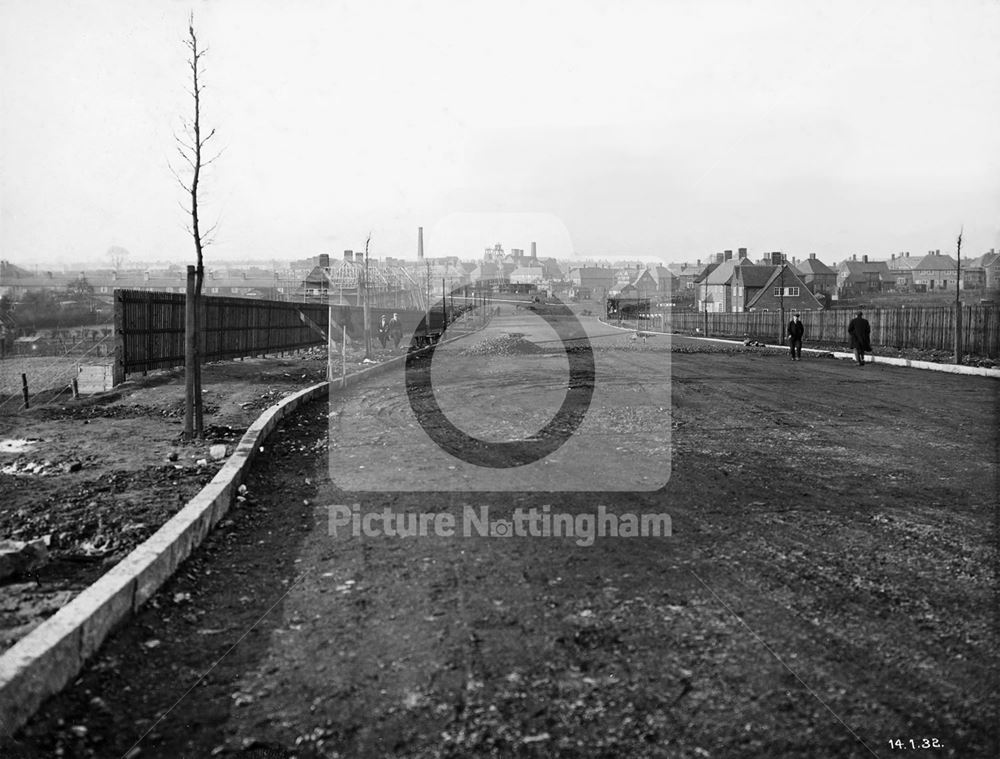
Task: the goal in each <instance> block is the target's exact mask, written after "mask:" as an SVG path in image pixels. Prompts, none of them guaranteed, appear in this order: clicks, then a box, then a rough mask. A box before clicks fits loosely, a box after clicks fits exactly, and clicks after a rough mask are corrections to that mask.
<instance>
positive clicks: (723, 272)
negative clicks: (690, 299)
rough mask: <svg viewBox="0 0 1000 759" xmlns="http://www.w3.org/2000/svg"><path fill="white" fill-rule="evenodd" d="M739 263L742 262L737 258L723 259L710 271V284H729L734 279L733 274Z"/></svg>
mask: <svg viewBox="0 0 1000 759" xmlns="http://www.w3.org/2000/svg"><path fill="white" fill-rule="evenodd" d="M739 265H740V262H739V261H738V260H737V259H735V258H730V259H729V260H728V261H723V262H722V263H721V264H719V265H718V266H716V267H715V269H713V270H712V271H711V272H710V273H709V275H708V284H710V285H728V284H729V282H730V280H732V278H733V274H734V273H735V271H736V267H737V266H739Z"/></svg>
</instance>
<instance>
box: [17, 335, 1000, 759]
mask: <svg viewBox="0 0 1000 759" xmlns="http://www.w3.org/2000/svg"><path fill="white" fill-rule="evenodd" d="M518 318H521V317H518ZM498 325H501V326H502V321H501V322H498ZM593 328H594V329H599V328H598V327H596V326H595V327H593ZM508 329H510V331H513V332H518V331H524V330H525V326H524V324H522V323H520V322H518V323H516V324H514V323H512V324H511V325H509V326H508ZM609 339H610V340H612V341H613V342H614V344H612V345H610V346H602V347H603V348H605V349H606V350H605V352H606V353H607V354H608V356H609V357H611V358H612V359H614V360H617V361H618V362H619V364H620V366H622V367H623V371H625V369H627V373H628V375H629V377H630V378H631V380H630V381H629V382H627V383H621V384H619V385H615V386H614V387H612V388H611V390H610V394H611V398H610V400H611V401H614V399H615V398H617V399H618V404H619V406H620V407H621V408H622V409H623V410H624V411H623V414H622V420H623V421H622V422H621V424H622V425H623V426H622V430H621V431H622V433H623V434H622V439H623V440H625V441H627V440H628V439H630V436H629V435H628V430H627V424H628V423H634V424H635V425H636V430H637V432H638V434H637V435H636V436H633V437H637V438H639V439H642V440H644V441H645V442H650V441H655V440H657V439H658V438H657V436H658V435H660V434H661V433H662V432H663V431H664V429H666V428H667V427H669V431H670V439H669V450H670V455H669V458H670V462H671V464H672V467H671V470H670V474H669V481H668V482H667V484H666V485H665V486H664V487H662V488H659V489H652V490H646V491H645V492H640V491H638V490H637V491H620V492H604V493H602V492H595V491H594V490H591V491H590V492H585V493H577V494H572V493H552V492H540V491H542V490H543V489H544V488H543V487H538V484H539V483H541V484H542V485H545V484H546V483H548V484H552V483H553V482H555V479H554V477H555V476H554V475H550V476H549V477H550V478H549V479H545V475H543V474H536V475H532V476H533V477H534V479H531V477H529V478H528V480H526V481H528V482H532V483H534V485H535V487H533V488H532V489H524V490H520V491H518V490H512V491H510V492H495V491H487V492H479V493H476V492H472V489H473V488H474V487H475V483H474V482H469V481H464V484H463V487H464V488H465V489H464V490H462V489H457V490H453V491H452V492H440V491H438V492H432V493H420V492H416V491H418V490H421V489H424V488H431V487H432V486H434V485H435V484H440V482H441V481H442V479H444V478H454V477H456V476H458V475H457V474H456V473H458V474H461V475H462V476H465V475H466V474H467V472H465V471H463V469H462V464H461V463H460V462H459V463H456V464H452V465H451V466H454V467H455V469H446V470H444V471H441V470H439V469H438V468H437V467H436V466H428V467H427V468H426V469H421V468H420V467H419V466H417V467H411V468H410V469H406V467H408V466H410V465H411V464H412V462H413V461H415V460H417V461H419V460H422V459H419V457H420V456H423V455H424V453H425V450H426V449H425V448H423V447H421V446H422V445H423V444H424V443H425V441H423V440H422V439H421V437H420V435H418V434H415V432H414V431H413V430H412V429H411V427H410V426H408V425H411V424H412V420H408V419H407V417H406V408H407V406H406V404H405V402H403V401H402V400H401V397H402V396H401V394H402V393H403V392H404V391H403V390H402V389H401V388H400V386H399V384H398V377H396V376H395V375H393V374H388V375H385V376H384V377H381V378H378V379H375V380H373V381H372V382H371V383H366V384H365V385H363V386H360V387H358V388H357V389H354V390H351V391H350V392H349V393H348V394H347V395H345V396H337V397H335V398H334V400H333V405H332V407H331V406H329V405H327V404H326V403H316V404H311V405H310V406H307V407H305V408H303V409H302V410H301V411H300V412H299V413H297V414H295V415H294V416H293V417H291V418H290V419H289V420H288V421H287V422H286V423H285V424H284V425H283V426H282V427H281V428H280V429H279V430H278V431H277V432H276V434H275V437H274V439H273V441H272V443H271V446H270V448H269V452H268V454H267V455H265V456H263V457H262V458H261V459H260V460H259V461H258V462H257V463H256V464H255V467H254V471H253V473H252V476H251V479H250V481H249V483H248V485H249V496H250V497H249V500H248V501H247V503H246V504H245V505H243V506H240V507H239V508H236V509H235V510H234V511H233V512H231V514H230V516H229V517H228V518H227V519H226V520H224V521H223V522H222V524H220V526H219V528H218V529H217V530H216V531H215V532H214V533H213V535H212V536H210V538H209V539H208V541H207V542H206V544H205V545H204V546H203V547H202V549H200V550H199V551H198V552H197V553H196V555H195V556H194V557H192V558H191V559H190V560H189V561H188V562H187V563H186V564H185V565H184V566H183V567H182V569H181V571H180V572H179V574H178V575H177V576H176V577H175V578H174V579H173V580H171V581H170V582H169V583H168V584H167V585H166V586H165V587H164V589H163V590H162V592H161V593H159V594H158V595H157V597H156V598H155V599H154V600H153V601H152V602H151V603H150V604H149V606H148V607H147V608H146V609H145V610H144V611H143V612H142V613H141V614H140V615H139V616H138V617H137V618H136V619H135V620H133V622H132V623H131V624H129V625H128V626H126V627H124V628H122V629H121V630H119V631H118V632H117V633H116V634H115V635H114V636H113V637H112V638H111V639H109V641H108V643H107V644H106V645H105V647H104V648H103V649H102V651H101V652H100V654H99V655H98V656H97V657H96V658H95V659H94V660H93V662H92V663H91V664H90V665H88V667H87V669H86V670H85V672H84V673H83V674H82V675H81V677H80V678H79V679H78V680H77V681H76V682H75V683H74V684H73V685H72V687H70V688H69V689H67V690H66V691H65V692H64V693H63V694H61V695H59V696H58V697H56V698H54V699H51V700H50V701H49V702H47V703H46V704H45V705H44V706H43V707H42V709H41V710H40V712H39V714H38V715H37V716H36V718H35V719H34V720H33V721H32V722H31V723H30V724H29V725H28V726H27V727H26V728H25V729H24V730H23V731H21V732H20V733H19V734H18V735H17V736H16V739H12V740H10V741H8V743H7V745H6V746H5V747H4V748H5V750H6V751H7V753H8V754H10V755H14V756H46V757H48V756H84V757H105V756H126V755H127V756H130V757H207V756H245V757H250V756H299V757H334V756H340V757H359V756H400V757H404V756H406V757H410V756H419V757H465V756H498V757H501V756H502V757H506V756H526V757H527V756H540V757H541V756H567V757H569V756H586V757H619V756H639V757H646V756H650V757H746V756H767V757H855V756H857V757H862V756H894V755H899V754H900V753H907V752H909V751H915V752H919V753H920V755H923V756H948V757H980V756H982V757H986V756H995V755H996V754H997V752H998V748H1000V746H998V735H997V717H998V714H997V693H998V688H997V686H998V684H1000V683H998V670H997V658H996V651H997V643H998V617H997V611H996V609H997V608H998V607H997V600H998V599H997V586H996V569H997V534H998V533H997V526H998V524H997V513H998V512H997V508H998V487H997V471H998V470H997V467H998V463H1000V462H998V434H997V425H996V421H997V419H998V411H1000V407H998V398H1000V396H998V385H997V382H996V381H995V380H991V379H985V378H977V377H960V376H953V375H947V374H936V373H930V372H921V371H914V370H907V369H902V368H894V367H888V366H885V367H882V366H878V365H877V364H876V365H875V366H870V367H866V368H864V369H859V368H857V367H855V366H853V365H852V364H851V363H850V362H846V361H836V360H832V359H811V360H810V359H806V360H803V361H802V362H797V363H792V362H790V361H788V360H787V358H786V357H785V356H784V355H783V354H782V353H779V352H772V351H751V350H740V349H725V350H723V349H719V348H706V347H704V346H699V345H697V344H695V343H685V342H684V341H682V340H680V339H675V343H676V344H675V346H674V350H671V349H670V348H669V347H668V346H667V345H666V344H665V343H660V344H657V343H656V341H655V340H654V341H652V342H651V343H647V344H646V345H637V344H636V343H635V342H634V341H632V342H628V341H626V339H625V338H624V337H621V336H616V337H614V338H609ZM615 341H616V342H615ZM443 358H444V359H447V356H443ZM504 359H505V361H506V364H507V366H508V369H509V371H510V372H512V373H513V374H514V375H515V376H517V377H523V378H525V383H521V384H519V385H518V386H517V387H510V386H507V389H502V388H501V386H500V385H499V383H497V382H496V379H495V376H494V375H490V374H487V377H488V381H489V382H490V383H491V385H490V386H491V388H493V392H492V393H490V394H489V396H492V397H489V396H486V397H484V398H483V399H482V403H481V404H480V408H483V407H488V408H489V409H490V410H491V412H492V413H494V414H495V415H496V418H499V419H514V420H515V421H517V417H519V416H523V415H524V409H525V395H524V389H525V387H526V386H527V385H526V383H527V381H528V380H529V379H530V380H531V382H534V383H535V384H534V385H533V386H531V387H530V388H529V389H533V390H534V392H532V393H531V394H530V396H529V397H530V398H531V399H532V401H531V404H529V407H530V410H531V412H532V413H534V412H535V411H538V409H539V407H538V406H537V403H538V399H539V398H541V399H543V400H544V402H549V400H550V395H551V392H552V390H553V388H552V387H549V386H547V385H546V384H545V382H544V381H543V380H541V379H539V378H545V377H547V376H548V375H549V374H550V372H549V371H548V370H547V368H546V367H548V366H550V365H551V362H552V361H554V360H555V359H553V358H552V356H551V355H546V354H545V353H544V352H542V353H530V352H524V353H521V354H518V353H516V352H514V353H508V355H506V356H505V357H504ZM668 364H669V365H670V366H669V375H670V382H669V385H670V395H671V402H670V407H669V413H668V414H666V415H665V416H664V415H663V413H664V412H663V407H662V385H663V382H662V378H663V376H664V371H665V367H666V366H667V365H668ZM478 366H479V367H480V368H482V369H483V371H484V372H487V373H488V372H490V371H492V369H493V367H492V366H491V364H490V363H489V362H488V361H482V362H480V363H479V364H478ZM425 370H426V371H429V370H427V369H425ZM466 380H467V378H466V377H462V376H460V375H456V377H455V382H456V383H459V384H458V385H456V387H459V386H461V384H460V383H461V382H464V381H466ZM442 389H443V392H442V401H441V402H442V405H445V406H447V398H448V392H447V390H448V386H447V385H446V384H443V385H442ZM487 401H488V403H487ZM542 405H543V406H544V403H542ZM452 411H453V412H454V413H455V415H456V417H459V416H460V415H461V413H462V411H463V409H462V408H460V407H459V408H455V407H453V408H452ZM331 414H332V416H331ZM656 419H658V420H659V427H658V428H657V427H656V425H653V424H651V423H650V420H656ZM345 423H349V424H350V425H351V431H352V433H353V434H356V435H358V437H359V439H360V440H362V441H368V443H367V444H368V445H371V446H373V447H374V446H375V445H376V444H377V445H378V447H380V448H382V449H384V450H383V454H382V455H375V453H374V452H373V451H370V452H369V455H368V456H366V457H361V458H359V459H358V460H357V462H356V463H357V467H358V468H357V470H356V471H355V472H354V473H353V474H350V476H347V475H348V474H349V472H347V471H346V468H345V467H344V466H343V464H344V463H345V462H348V461H350V458H349V451H342V452H341V454H338V455H339V456H340V457H339V459H338V460H339V461H340V463H341V466H338V467H334V468H332V469H331V467H330V462H331V461H332V460H334V458H335V457H333V456H331V449H332V448H336V447H337V446H338V438H337V437H336V436H334V437H331V436H330V431H331V429H334V430H337V429H340V428H341V427H339V426H338V425H340V426H342V425H344V424H345ZM528 426H529V427H530V426H531V425H530V424H529V425H528ZM583 429H584V428H583V427H581V430H583ZM394 430H395V431H398V434H396V435H392V434H389V433H391V432H392V431H394ZM373 441H377V442H373ZM623 445H627V442H626V443H623ZM415 446H416V447H415ZM618 447H619V446H617V445H612V446H607V445H605V446H601V445H595V446H593V447H591V448H590V451H589V453H587V450H586V446H584V447H583V448H580V449H577V450H576V454H575V456H574V459H575V460H574V462H572V463H574V464H575V465H579V464H582V465H583V466H584V467H585V468H590V469H594V470H601V469H602V468H608V467H611V466H612V465H613V463H614V462H615V461H616V457H617V456H620V455H621V453H622V452H621V451H619V450H618ZM641 452H642V451H641V450H640V449H638V448H636V449H635V450H633V449H626V450H625V453H626V454H628V456H627V458H628V460H627V461H618V464H619V469H624V470H626V471H631V472H633V474H634V475H635V476H636V477H637V478H638V477H640V476H642V472H643V471H644V469H643V468H640V467H638V466H636V465H635V463H634V461H633V458H634V457H635V456H638V455H639V454H640V453H641ZM411 454H412V455H411ZM581 457H582V458H581ZM609 462H611V463H610V464H609ZM361 467H376V468H378V479H381V480H382V481H384V482H385V483H387V484H388V485H389V486H393V487H395V486H399V489H397V490H396V491H392V492H382V493H380V492H362V491H360V490H345V489H342V488H345V487H351V488H357V487H359V486H358V483H361V484H364V483H365V481H366V480H365V476H364V475H363V474H362V469H361ZM404 470H405V471H404ZM331 474H332V475H333V477H332V478H331ZM345 476H346V479H345ZM637 481H638V480H637ZM407 487H408V488H410V492H407V490H406V488H407ZM353 503H357V504H359V509H363V510H365V511H381V510H382V509H385V508H389V509H391V510H393V511H397V512H411V513H434V514H440V513H449V514H452V515H454V516H455V517H456V519H460V518H461V515H462V514H463V513H464V509H465V508H466V507H473V508H479V507H482V506H488V507H490V516H491V517H494V516H496V517H505V516H511V515H512V514H513V512H514V509H515V508H518V507H520V508H522V509H527V508H530V507H535V508H536V509H539V510H541V509H543V508H544V507H545V506H548V507H549V508H550V509H551V510H553V511H556V510H559V511H563V512H567V513H572V514H588V513H594V512H596V510H597V509H598V507H601V506H603V507H605V508H606V509H607V510H609V511H611V512H613V513H616V514H626V513H654V512H656V513H660V512H666V513H669V515H670V516H671V520H672V534H671V535H670V536H669V537H657V538H611V537H605V538H598V539H596V541H595V542H594V543H593V545H580V544H579V541H578V540H576V539H574V538H571V537H560V538H557V537H517V536H515V537H510V538H506V539H500V538H496V537H467V538H462V537H458V536H452V537H448V536H443V535H439V536H427V537H412V538H400V537H389V536H375V537H366V536H364V535H360V536H355V535H353V534H351V533H350V532H349V531H348V532H347V533H346V534H345V533H344V532H341V533H339V534H338V536H336V537H335V536H332V535H331V534H330V529H329V527H330V522H329V509H328V508H326V507H328V506H330V505H332V504H353ZM895 741H899V743H898V744H897V743H894V742H895ZM911 741H912V743H911ZM925 741H926V745H927V746H928V748H926V749H924V748H923V746H924V745H925ZM898 746H902V747H903V748H899V747H898Z"/></svg>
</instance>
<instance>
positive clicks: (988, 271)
mask: <svg viewBox="0 0 1000 759" xmlns="http://www.w3.org/2000/svg"><path fill="white" fill-rule="evenodd" d="M967 276H968V277H969V279H966V277H967ZM973 281H979V282H981V283H982V284H981V285H980V287H985V288H987V289H989V290H993V289H997V288H1000V253H997V252H996V251H995V250H993V249H992V248H990V251H989V252H988V253H983V255H981V256H979V258H974V259H972V260H971V261H970V262H969V264H968V266H966V265H965V264H963V265H962V282H963V285H964V283H965V282H969V283H970V285H969V286H972V285H971V282H973Z"/></svg>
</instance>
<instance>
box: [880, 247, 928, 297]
mask: <svg viewBox="0 0 1000 759" xmlns="http://www.w3.org/2000/svg"><path fill="white" fill-rule="evenodd" d="M919 262H920V258H919V257H916V256H911V255H910V251H905V252H903V253H900V254H899V255H896V254H895V253H893V254H892V258H890V259H889V261H888V262H887V263H886V266H887V267H888V268H889V279H890V281H891V282H892V283H893V285H894V286H895V288H896V289H897V290H903V291H906V290H910V289H911V288H912V287H913V269H914V267H915V266H916V265H917V264H918V263H919Z"/></svg>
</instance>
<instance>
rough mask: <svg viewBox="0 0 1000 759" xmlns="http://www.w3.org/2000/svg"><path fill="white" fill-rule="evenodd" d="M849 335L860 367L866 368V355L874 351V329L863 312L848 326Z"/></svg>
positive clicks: (859, 312)
mask: <svg viewBox="0 0 1000 759" xmlns="http://www.w3.org/2000/svg"><path fill="white" fill-rule="evenodd" d="M847 334H848V335H850V337H851V347H852V348H854V358H855V359H856V360H857V362H858V366H864V365H865V354H866V353H871V351H872V340H871V338H872V328H871V325H870V324H869V323H868V320H867V319H866V318H865V317H864V314H863V313H862V312H861V311H858V315H857V316H855V317H854V318H853V319H851V323H850V324H848V325H847Z"/></svg>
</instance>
